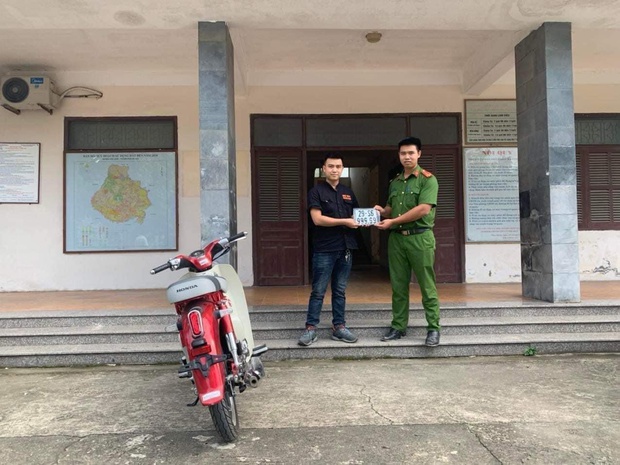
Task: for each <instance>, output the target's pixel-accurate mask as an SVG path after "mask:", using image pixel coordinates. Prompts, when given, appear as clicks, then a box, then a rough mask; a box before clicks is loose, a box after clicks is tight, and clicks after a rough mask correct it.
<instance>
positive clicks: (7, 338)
mask: <svg viewBox="0 0 620 465" xmlns="http://www.w3.org/2000/svg"><path fill="white" fill-rule="evenodd" d="M89 321H90V320H89ZM441 323H442V330H441V333H442V335H461V334H463V335H465V334H496V333H501V334H524V333H541V332H542V333H556V332H571V333H575V332H582V333H591V332H611V331H616V332H618V333H619V334H620V315H560V316H524V317H493V318H490V317H487V318H484V317H478V318H475V317H474V318H442V320H441ZM387 325H388V323H387V322H383V321H379V320H360V321H351V322H350V323H349V324H348V326H349V328H350V329H351V330H352V331H353V332H354V333H355V334H356V335H357V336H358V337H368V338H377V339H378V338H381V336H382V335H383V334H384V333H385V332H386V328H387ZM425 328H426V321H425V320H423V319H417V320H413V321H411V323H410V325H409V329H408V332H409V333H413V334H423V333H424V331H425ZM252 329H253V331H254V337H255V338H256V339H261V340H277V339H290V340H297V338H299V336H300V334H301V332H302V329H303V323H301V322H290V321H282V322H269V321H258V322H254V323H253V324H252ZM318 335H319V337H320V338H321V339H329V338H330V337H331V327H330V326H328V325H322V326H320V327H319V329H318ZM177 341H178V332H177V329H176V324H168V325H161V324H143V325H119V324H101V323H96V324H89V325H87V326H66V327H48V326H43V327H38V328H33V327H24V328H0V347H4V346H18V345H25V346H26V345H51V344H57V345H62V344H124V343H125V344H126V343H156V342H171V343H174V342H177Z"/></svg>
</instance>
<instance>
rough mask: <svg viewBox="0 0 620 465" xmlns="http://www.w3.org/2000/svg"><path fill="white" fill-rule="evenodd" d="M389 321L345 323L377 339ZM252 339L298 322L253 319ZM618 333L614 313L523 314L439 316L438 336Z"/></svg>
mask: <svg viewBox="0 0 620 465" xmlns="http://www.w3.org/2000/svg"><path fill="white" fill-rule="evenodd" d="M389 321H390V320H386V321H379V320H351V321H349V322H347V326H348V327H349V329H351V331H353V332H354V333H355V334H356V335H357V336H358V337H375V338H381V336H383V335H384V334H385V332H386V331H387V328H388V326H389ZM425 328H426V320H424V319H421V318H418V319H415V320H410V322H409V327H408V330H407V331H408V332H411V333H414V334H415V333H419V334H422V333H424V332H425V331H426V330H425ZM252 330H253V332H254V338H255V339H262V340H274V339H297V338H299V336H300V335H301V332H302V331H303V320H301V321H300V322H290V321H282V322H272V321H257V322H253V323H252ZM610 331H616V332H618V334H620V314H617V315H560V316H523V317H492V318H491V317H472V318H442V319H441V334H442V335H461V334H497V333H501V334H524V333H561V332H569V333H575V332H582V333H594V332H610ZM317 333H318V336H319V338H321V339H329V338H331V326H329V325H326V324H321V325H319V327H318V329H317Z"/></svg>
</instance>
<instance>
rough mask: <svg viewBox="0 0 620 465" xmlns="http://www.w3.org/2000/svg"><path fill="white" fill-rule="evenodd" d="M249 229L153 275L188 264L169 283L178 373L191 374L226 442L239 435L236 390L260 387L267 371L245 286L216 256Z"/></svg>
mask: <svg viewBox="0 0 620 465" xmlns="http://www.w3.org/2000/svg"><path fill="white" fill-rule="evenodd" d="M246 236H247V233H246V232H242V233H239V234H236V235H234V236H231V237H227V238H222V239H218V240H214V241H213V242H211V243H209V244H207V245H206V246H205V247H204V248H202V249H199V250H195V251H194V252H192V253H190V254H189V255H177V256H176V257H174V258H171V259H170V260H168V261H167V262H166V263H164V264H163V265H160V266H158V267H156V268H153V269H152V270H151V274H155V273H159V272H160V271H164V270H168V269H169V270H172V271H176V270H179V269H183V268H185V269H187V270H188V273H186V274H185V275H183V276H182V277H181V278H180V279H179V280H178V281H176V282H175V283H173V284H171V285H170V286H168V289H167V296H168V301H169V302H170V303H172V304H174V307H175V309H176V312H177V315H178V318H177V329H178V330H179V337H180V339H181V346H182V347H183V353H184V356H183V357H182V358H181V368H179V377H180V378H189V379H190V380H191V382H192V384H193V386H194V391H195V393H196V396H197V397H196V400H195V401H194V402H193V403H191V404H188V406H195V405H197V404H198V402H200V403H201V404H202V405H205V406H208V407H209V410H210V412H211V418H212V420H213V424H214V425H215V429H216V430H217V432H218V433H219V435H220V436H221V437H222V439H223V440H224V441H226V442H232V441H234V440H235V439H236V438H237V436H238V434H239V418H238V415H237V404H236V401H235V396H236V390H235V389H237V390H238V392H239V393H241V392H243V391H244V390H245V389H246V388H247V386H251V387H256V386H257V384H258V382H259V381H260V379H261V378H263V377H264V375H265V370H264V368H263V364H262V362H261V359H260V355H262V354H264V353H265V352H266V351H267V350H268V349H267V346H265V345H260V346H257V347H255V346H254V338H253V337H252V327H251V324H250V317H249V313H248V307H247V303H246V300H245V293H244V291H243V285H242V284H241V280H240V279H239V276H238V275H237V273H236V272H235V270H234V268H233V267H232V266H230V265H228V264H214V261H215V260H216V259H218V258H220V257H222V256H223V255H225V254H226V253H228V252H229V251H230V248H231V246H232V244H234V243H235V242H236V241H238V240H240V239H244V238H245V237H246Z"/></svg>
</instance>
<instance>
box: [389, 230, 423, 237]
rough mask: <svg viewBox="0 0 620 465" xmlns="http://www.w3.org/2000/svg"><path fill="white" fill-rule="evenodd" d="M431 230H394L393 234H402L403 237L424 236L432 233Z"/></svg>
mask: <svg viewBox="0 0 620 465" xmlns="http://www.w3.org/2000/svg"><path fill="white" fill-rule="evenodd" d="M430 229H431V228H411V229H392V232H395V233H398V234H402V235H403V236H411V235H412V234H422V233H423V232H426V231H430Z"/></svg>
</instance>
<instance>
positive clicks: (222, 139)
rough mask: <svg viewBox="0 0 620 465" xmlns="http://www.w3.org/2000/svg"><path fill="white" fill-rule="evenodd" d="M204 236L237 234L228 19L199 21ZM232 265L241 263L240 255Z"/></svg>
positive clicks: (201, 216)
mask: <svg viewBox="0 0 620 465" xmlns="http://www.w3.org/2000/svg"><path fill="white" fill-rule="evenodd" d="M198 57H199V58H198V60H199V79H198V82H199V96H198V98H199V116H200V236H201V240H202V242H203V243H205V242H208V241H211V240H213V239H215V238H217V237H224V236H229V235H231V234H235V233H236V232H237V197H236V177H237V176H236V151H235V95H234V80H233V77H234V70H233V46H232V41H231V39H230V34H229V32H228V27H227V26H226V24H225V23H224V22H200V23H198ZM228 261H229V263H231V264H233V265H236V256H233V255H231V256H230V258H229V259H228Z"/></svg>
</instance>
